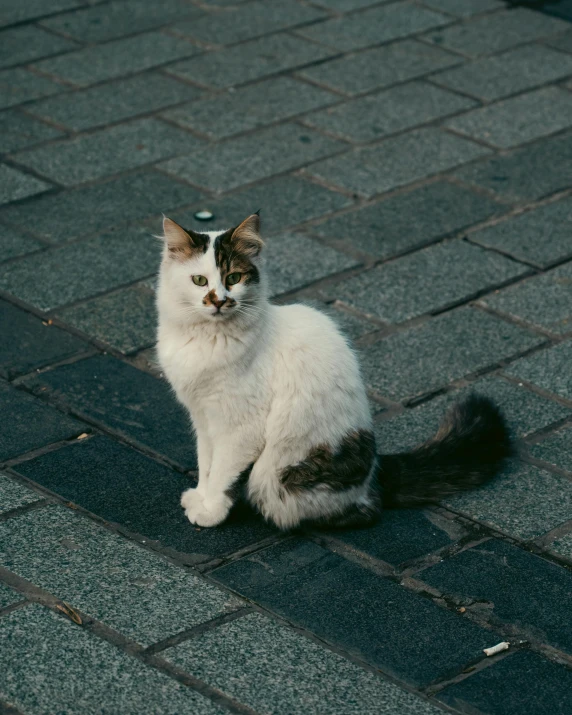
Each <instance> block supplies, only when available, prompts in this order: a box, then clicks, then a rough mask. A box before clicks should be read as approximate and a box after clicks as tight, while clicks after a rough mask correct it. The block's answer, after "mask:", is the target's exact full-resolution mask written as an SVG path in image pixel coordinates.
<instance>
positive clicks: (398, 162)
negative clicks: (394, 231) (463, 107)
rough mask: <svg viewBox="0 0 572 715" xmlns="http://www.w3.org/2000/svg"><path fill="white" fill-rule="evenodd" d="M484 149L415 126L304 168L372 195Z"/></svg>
mask: <svg viewBox="0 0 572 715" xmlns="http://www.w3.org/2000/svg"><path fill="white" fill-rule="evenodd" d="M487 153H488V150H487V149H486V148H485V147H482V146H479V145H477V144H475V143H474V142H471V141H468V140H466V139H461V138H460V137H456V136H452V135H451V134H446V133H445V132H442V131H440V130H439V129H418V130H416V131H412V132H409V133H408V134H404V135H403V136H399V137H395V138H393V139H386V140H385V141H384V142H381V144H378V145H376V146H375V147H364V148H363V149H358V150H356V151H353V152H351V153H350V154H343V155H342V156H339V157H333V158H331V159H326V160H324V161H321V162H318V163H317V164H313V165H312V166H310V167H309V169H307V171H308V172H309V173H311V174H312V175H314V176H317V177H318V178H320V179H323V180H325V181H328V182H329V183H332V184H334V185H337V186H341V187H342V188H344V189H346V190H347V191H355V192H357V193H360V194H362V195H364V196H374V195H375V194H380V193H383V192H385V191H389V190H390V189H396V188H398V187H399V186H403V185H405V184H410V183H412V182H413V181H416V180H418V179H423V178H424V177H428V176H432V175H433V174H436V173H438V172H440V171H445V170H447V169H452V168H454V167H455V166H458V165H459V164H464V163H466V162H469V161H472V160H473V159H477V158H478V157H480V156H484V155H485V154H487Z"/></svg>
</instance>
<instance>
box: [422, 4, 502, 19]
mask: <svg viewBox="0 0 572 715" xmlns="http://www.w3.org/2000/svg"><path fill="white" fill-rule="evenodd" d="M423 4H424V5H428V6H429V7H432V8H433V9H434V10H439V11H440V12H446V13H449V14H450V15H456V16H457V17H470V16H471V15H478V14H480V13H482V12H490V11H491V10H502V9H503V8H504V7H506V6H505V4H504V3H502V2H500V0H423Z"/></svg>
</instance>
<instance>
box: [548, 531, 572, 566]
mask: <svg viewBox="0 0 572 715" xmlns="http://www.w3.org/2000/svg"><path fill="white" fill-rule="evenodd" d="M548 548H549V549H550V550H551V551H553V552H555V553H557V554H558V555H559V556H564V557H565V558H567V559H568V560H569V561H572V534H566V536H563V537H562V538H561V539H556V541H553V542H552V543H551V544H549V546H548Z"/></svg>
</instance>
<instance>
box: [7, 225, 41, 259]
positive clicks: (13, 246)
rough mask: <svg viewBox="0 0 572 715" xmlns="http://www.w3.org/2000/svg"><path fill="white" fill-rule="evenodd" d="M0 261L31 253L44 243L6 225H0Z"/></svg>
mask: <svg viewBox="0 0 572 715" xmlns="http://www.w3.org/2000/svg"><path fill="white" fill-rule="evenodd" d="M0 236H1V237H2V238H1V239H0V261H6V260H7V259H8V258H15V257H16V256H23V255H25V254H26V253H32V252H33V251H37V250H38V249H40V248H44V245H43V244H42V243H40V242H39V241H36V240H35V239H33V238H30V236H24V235H23V234H22V233H19V232H18V231H14V229H11V228H9V227H8V226H0Z"/></svg>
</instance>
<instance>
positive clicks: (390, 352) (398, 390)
mask: <svg viewBox="0 0 572 715" xmlns="http://www.w3.org/2000/svg"><path fill="white" fill-rule="evenodd" d="M541 342H542V338H539V337H538V336H536V335H533V334H532V333H530V332H528V331H527V330H523V329H522V328H519V327H517V326H515V325H512V324H511V323H507V322H505V321H504V320H500V319H498V318H494V317H493V316H492V315H489V314H488V313H484V312H482V311H480V310H477V309H475V308H470V307H468V308H461V309H459V310H455V311H452V312H450V313H445V314H443V315H439V316H437V317H436V318H433V320H431V321H429V322H428V323H424V324H423V325H420V326H417V327H414V328H411V329H409V330H407V331H405V332H402V333H396V334H394V335H390V336H389V337H387V338H385V339H383V340H380V341H379V342H377V343H374V344H372V345H368V348H367V351H365V352H364V353H363V355H362V366H363V368H364V374H365V379H366V382H367V383H368V384H369V385H370V387H372V388H373V389H374V390H376V391H377V392H379V393H381V394H382V395H385V396H387V397H390V398H392V399H394V400H402V399H404V398H406V397H413V396H414V395H421V394H424V393H427V392H431V391H432V390H436V389H437V388H439V387H443V386H444V385H446V384H447V383H449V382H451V380H455V379H458V378H460V377H463V376H466V375H470V374H473V373H476V372H478V371H480V370H483V369H484V368H485V367H488V366H491V365H494V364H495V363H498V362H499V361H501V360H504V359H506V358H508V357H510V356H512V355H517V354H518V353H520V352H523V351H525V350H529V349H530V348H532V347H533V346H534V345H538V344H539V343H541Z"/></svg>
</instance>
